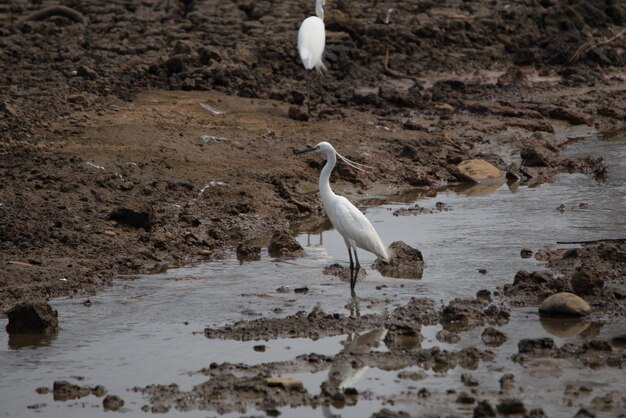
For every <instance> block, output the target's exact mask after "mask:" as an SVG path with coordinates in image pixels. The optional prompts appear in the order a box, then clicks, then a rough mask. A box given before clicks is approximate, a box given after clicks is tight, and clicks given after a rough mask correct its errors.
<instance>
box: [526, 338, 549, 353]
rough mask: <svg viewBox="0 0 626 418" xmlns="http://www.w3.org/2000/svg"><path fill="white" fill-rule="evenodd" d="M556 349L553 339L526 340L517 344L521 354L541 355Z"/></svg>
mask: <svg viewBox="0 0 626 418" xmlns="http://www.w3.org/2000/svg"><path fill="white" fill-rule="evenodd" d="M554 349H555V346H554V340H553V339H552V338H547V337H546V338H524V339H522V340H521V341H520V342H519V343H517V351H518V353H520V354H534V355H541V354H543V353H546V352H550V351H552V350H554Z"/></svg>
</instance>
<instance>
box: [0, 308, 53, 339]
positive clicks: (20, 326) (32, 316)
mask: <svg viewBox="0 0 626 418" xmlns="http://www.w3.org/2000/svg"><path fill="white" fill-rule="evenodd" d="M6 315H7V317H8V318H9V323H8V324H7V326H6V330H7V332H8V333H9V334H19V333H55V332H57V331H58V330H59V320H58V313H57V311H55V310H54V309H52V307H51V306H50V305H49V304H48V303H46V302H34V303H21V304H18V305H16V306H14V307H13V308H11V309H9V310H8V311H7V312H6Z"/></svg>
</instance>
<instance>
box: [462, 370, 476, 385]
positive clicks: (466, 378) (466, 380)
mask: <svg viewBox="0 0 626 418" xmlns="http://www.w3.org/2000/svg"><path fill="white" fill-rule="evenodd" d="M461 382H463V384H464V385H465V386H478V385H480V383H478V380H477V379H476V378H475V377H474V376H472V375H471V374H470V373H463V374H462V375H461Z"/></svg>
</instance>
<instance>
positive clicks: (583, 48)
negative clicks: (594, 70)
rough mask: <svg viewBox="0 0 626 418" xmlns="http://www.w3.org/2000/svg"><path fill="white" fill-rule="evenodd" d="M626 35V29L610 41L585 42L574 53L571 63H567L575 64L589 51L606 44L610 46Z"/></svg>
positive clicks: (569, 62)
mask: <svg viewBox="0 0 626 418" xmlns="http://www.w3.org/2000/svg"><path fill="white" fill-rule="evenodd" d="M625 33H626V29H622V30H621V31H620V32H618V33H617V34H616V35H615V36H612V37H610V38H609V39H605V40H603V41H595V42H592V41H588V42H585V43H584V44H582V45H581V46H580V47H578V49H577V50H576V52H574V54H573V55H572V57H571V58H570V59H569V61H568V62H567V63H568V64H572V63H573V62H576V61H578V60H579V59H580V58H582V57H583V56H584V55H585V54H586V53H587V52H589V50H591V49H593V48H595V47H598V46H602V45H606V44H610V43H611V42H613V41H615V40H617V39H619V38H621V37H622V36H623V35H624V34H625Z"/></svg>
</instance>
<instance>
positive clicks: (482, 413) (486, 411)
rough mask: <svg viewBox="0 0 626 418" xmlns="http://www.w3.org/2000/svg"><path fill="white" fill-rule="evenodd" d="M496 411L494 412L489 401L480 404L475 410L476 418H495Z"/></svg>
mask: <svg viewBox="0 0 626 418" xmlns="http://www.w3.org/2000/svg"><path fill="white" fill-rule="evenodd" d="M495 416H496V411H494V410H493V407H492V406H491V404H490V403H489V401H488V400H484V401H480V402H478V405H476V408H474V418H483V417H495Z"/></svg>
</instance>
